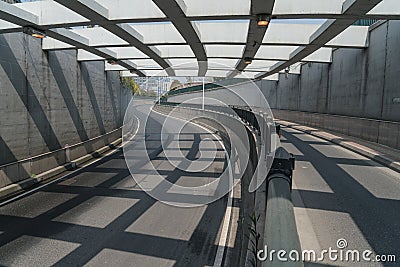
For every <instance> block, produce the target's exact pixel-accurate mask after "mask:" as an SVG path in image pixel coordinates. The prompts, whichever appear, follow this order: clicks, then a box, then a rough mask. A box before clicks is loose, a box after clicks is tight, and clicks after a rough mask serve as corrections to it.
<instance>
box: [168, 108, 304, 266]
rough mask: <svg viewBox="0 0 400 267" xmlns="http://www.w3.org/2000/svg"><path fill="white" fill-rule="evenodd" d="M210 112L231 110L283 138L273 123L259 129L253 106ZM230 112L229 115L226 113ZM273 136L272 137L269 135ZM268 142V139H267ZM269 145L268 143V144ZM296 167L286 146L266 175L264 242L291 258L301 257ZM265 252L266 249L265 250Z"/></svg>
mask: <svg viewBox="0 0 400 267" xmlns="http://www.w3.org/2000/svg"><path fill="white" fill-rule="evenodd" d="M161 104H162V105H168V106H177V105H180V104H179V103H170V102H164V103H161ZM180 106H182V107H187V108H196V109H201V108H202V106H201V105H200V104H184V105H180ZM204 108H205V109H206V110H209V111H216V112H222V113H227V114H232V109H233V110H234V112H235V113H236V115H237V116H238V117H239V118H240V119H242V120H243V121H245V122H246V123H247V124H248V125H249V126H251V127H252V128H253V129H255V130H257V131H258V132H259V133H260V131H261V130H262V131H271V129H274V130H275V131H276V133H277V134H278V135H279V136H281V127H280V125H279V124H276V123H275V124H274V125H273V126H274V127H270V126H269V125H268V123H264V122H262V123H263V124H264V125H263V127H262V129H261V128H260V125H259V121H258V120H257V117H258V119H260V116H259V115H256V114H255V112H254V111H253V110H252V109H251V108H250V107H239V106H229V107H223V106H213V105H205V107H204ZM227 109H229V111H230V112H228V111H227ZM267 136H270V135H267ZM265 141H267V140H265ZM265 143H266V144H268V142H265ZM294 168H295V158H294V156H293V155H292V154H290V153H288V152H287V151H286V150H285V149H284V148H283V147H279V148H278V149H277V150H276V151H275V158H274V161H273V163H272V166H271V169H270V171H269V173H268V175H267V188H268V190H267V207H266V218H265V228H264V243H265V244H266V245H267V247H268V250H269V251H271V250H275V251H276V252H278V251H280V250H284V251H285V252H286V253H287V254H286V257H287V255H288V253H289V252H291V251H297V252H298V253H299V254H300V255H301V247H300V241H299V237H298V234H297V228H296V221H295V217H294V208H293V203H292V200H291V189H292V179H293V170H294ZM262 249H264V248H262ZM261 265H262V266H273V267H278V266H296V267H297V266H303V262H302V261H301V259H300V260H299V261H290V260H288V261H279V260H277V259H276V258H275V259H274V260H272V261H271V260H270V259H269V258H268V259H267V260H266V261H263V262H262V263H261Z"/></svg>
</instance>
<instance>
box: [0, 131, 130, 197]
mask: <svg viewBox="0 0 400 267" xmlns="http://www.w3.org/2000/svg"><path fill="white" fill-rule="evenodd" d="M121 143H122V138H118V139H117V140H115V141H114V142H111V143H110V144H109V145H107V146H104V147H102V148H99V149H97V150H95V151H93V152H92V153H91V154H87V155H85V156H82V157H80V158H77V159H76V160H73V161H71V162H70V163H67V164H65V165H62V166H58V167H56V168H53V169H50V170H48V171H45V172H42V173H40V174H38V175H36V176H35V177H31V178H28V179H24V180H22V181H20V182H18V183H14V184H10V185H7V186H5V187H3V188H0V200H1V199H4V198H6V197H8V196H10V195H12V194H15V193H18V192H20V191H22V190H24V189H26V188H29V187H31V186H33V185H35V184H37V183H40V182H43V181H47V180H48V181H50V180H51V179H52V178H54V177H55V176H57V175H59V174H61V173H63V172H65V171H68V170H71V166H72V165H81V164H83V163H85V162H87V161H89V160H91V159H95V158H100V157H101V154H104V153H105V152H107V151H110V150H112V149H114V148H115V147H117V146H118V145H119V144H121Z"/></svg>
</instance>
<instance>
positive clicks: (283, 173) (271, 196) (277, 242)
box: [259, 147, 303, 267]
mask: <svg viewBox="0 0 400 267" xmlns="http://www.w3.org/2000/svg"><path fill="white" fill-rule="evenodd" d="M293 170H294V157H293V155H292V154H289V153H288V152H287V151H286V150H285V149H284V148H282V147H279V148H278V149H277V151H276V153H275V159H274V162H273V164H272V168H271V171H270V172H269V174H268V193H267V210H266V219H265V230H264V242H265V244H264V247H263V248H262V253H261V254H259V256H260V258H262V259H263V261H262V264H261V266H269V267H270V266H273V267H278V266H279V267H280V266H296V267H297V266H303V262H302V261H301V260H302V259H301V255H302V253H301V247H300V240H299V237H298V234H297V228H296V222H295V217H294V211H293V203H292V200H291V188H292V174H293ZM272 251H274V253H271V252H272ZM280 251H284V253H285V255H283V254H281V258H284V259H286V260H281V259H279V258H278V254H279V253H283V252H280ZM292 251H296V252H297V253H298V254H297V255H299V257H298V258H296V257H295V256H296V254H290V253H291V252H292ZM271 254H272V255H271ZM282 255H283V256H282ZM289 255H292V256H294V257H292V258H290V257H289ZM293 258H294V259H295V260H293ZM264 259H265V260H264ZM297 259H298V260H297Z"/></svg>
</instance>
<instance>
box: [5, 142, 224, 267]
mask: <svg viewBox="0 0 400 267" xmlns="http://www.w3.org/2000/svg"><path fill="white" fill-rule="evenodd" d="M192 136H193V137H194V136H195V134H193V135H192ZM194 139H195V138H193V140H194ZM196 143H198V142H197V141H196V142H193V144H192V147H191V150H190V151H189V153H188V154H189V155H190V156H189V158H193V156H194V155H196V154H197V153H198V145H197V144H196ZM160 153H162V150H161V151H160ZM160 153H158V154H156V155H154V157H158V156H159V154H160ZM121 161H123V162H124V159H123V154H122V151H119V152H118V153H116V154H114V155H112V156H110V157H108V158H107V159H102V160H101V161H99V162H97V163H95V164H93V165H91V166H90V167H88V168H86V169H84V170H81V171H79V172H78V173H77V175H82V177H81V178H79V177H78V176H74V177H76V178H75V179H76V180H77V181H80V182H83V183H85V182H88V181H90V179H88V178H90V177H99V178H101V177H102V176H103V175H104V176H105V177H107V178H106V179H105V180H104V181H102V182H101V183H99V184H97V185H96V186H88V185H85V184H83V185H79V186H75V185H65V184H63V183H62V182H60V183H58V184H54V185H51V186H48V187H46V188H43V189H42V190H41V191H40V193H53V194H61V195H64V194H67V195H72V196H73V197H72V198H70V199H68V200H66V201H63V202H62V203H61V204H58V205H56V206H55V207H52V208H51V209H49V210H47V211H45V212H42V213H41V214H39V215H37V216H35V217H33V218H29V217H22V216H17V215H15V214H13V208H15V205H18V204H19V203H18V202H16V203H13V204H11V205H9V206H6V207H3V208H2V209H0V232H2V233H1V235H0V263H1V262H2V260H1V259H3V260H4V259H6V258H7V257H12V256H13V255H15V254H14V253H19V252H18V249H20V248H15V250H14V251H12V252H10V250H7V251H3V250H2V248H1V246H5V245H7V244H9V243H10V242H12V241H14V240H16V239H18V238H20V237H22V236H33V237H38V238H50V239H54V240H59V241H66V242H71V243H74V244H79V246H78V247H77V248H75V249H74V250H72V252H69V253H68V254H66V255H64V256H63V257H62V258H61V259H59V260H58V262H57V263H56V264H55V265H56V266H67V265H68V266H70V265H76V266H81V265H84V264H87V263H89V262H90V261H91V260H92V259H94V258H95V257H96V256H98V255H99V254H100V253H101V252H102V251H104V249H111V250H116V251H122V252H129V253H135V254H138V255H143V256H151V257H155V258H159V259H166V260H173V261H174V262H175V264H174V266H205V265H208V266H212V265H213V261H214V258H215V253H216V250H217V247H218V246H217V245H215V243H216V241H215V240H216V238H217V236H218V231H219V228H220V224H221V222H222V220H223V216H224V211H225V207H226V198H223V199H221V200H219V201H216V202H214V203H211V204H209V205H207V207H206V208H205V210H204V212H203V213H202V215H201V218H200V220H199V222H198V224H197V226H196V227H195V229H194V230H193V232H192V234H191V236H190V239H189V240H181V239H175V238H170V237H164V236H157V235H150V234H146V233H135V232H127V231H126V229H127V228H128V227H129V226H130V225H132V224H133V223H134V222H135V221H137V220H139V219H140V218H141V217H142V216H143V215H144V214H145V213H146V212H147V211H148V210H149V209H150V208H151V207H152V206H153V205H154V204H155V203H156V200H154V199H153V198H151V197H150V196H149V195H147V194H146V193H144V192H143V191H141V190H132V189H133V188H125V187H122V188H121V186H119V185H118V184H120V183H121V182H124V181H126V180H127V179H132V182H133V178H131V177H130V173H129V171H128V170H127V168H126V165H125V166H124V167H123V168H116V167H114V166H116V165H118V166H119V165H121V163H122V162H121ZM110 175H111V177H110ZM165 175H166V176H167V177H166V179H167V180H168V181H170V182H176V181H177V180H178V179H179V178H180V177H181V173H180V172H179V171H177V170H175V171H174V170H171V171H170V172H166V173H165ZM191 175H192V176H193V178H195V177H196V176H197V177H201V175H200V176H199V174H198V173H192V174H191ZM74 177H72V178H70V179H74ZM68 181H69V180H66V181H63V182H68ZM134 187H135V185H134ZM137 189H139V188H137ZM156 190H157V189H156ZM35 197H37V198H39V202H40V201H43V199H40V194H39V195H36V196H34V195H32V196H30V199H32V198H35ZM93 197H113V198H116V197H118V198H124V199H133V200H137V202H136V203H135V204H134V205H131V206H130V207H128V208H127V209H126V210H125V211H124V212H122V214H120V215H119V216H118V217H116V218H114V219H113V220H112V221H111V222H110V223H109V224H107V225H106V226H105V227H103V228H101V227H94V226H87V225H81V224H74V223H67V222H62V221H58V220H55V218H57V217H59V216H61V215H63V214H64V213H66V212H68V211H70V210H71V209H73V208H76V207H77V206H79V205H82V204H83V203H86V202H87V201H88V200H90V199H92V198H93ZM22 200H23V199H22ZM22 200H20V201H22ZM28 200H29V198H28ZM105 208H106V207H105ZM8 212H11V214H10V213H8ZM82 212H83V211H82ZM180 219H184V218H177V220H180ZM170 223H174V221H171V222H170ZM115 257H118V254H115ZM130 264H132V262H131V261H130ZM141 264H144V263H141Z"/></svg>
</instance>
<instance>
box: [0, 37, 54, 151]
mask: <svg viewBox="0 0 400 267" xmlns="http://www.w3.org/2000/svg"><path fill="white" fill-rule="evenodd" d="M0 42H3V43H7V41H6V39H5V38H4V36H2V35H0ZM2 52H4V54H6V55H7V56H8V58H9V60H10V61H11V64H12V68H11V67H10V66H7V65H6V63H5V62H4V61H0V64H1V66H2V67H3V69H4V71H5V73H6V75H7V76H8V78H9V80H10V81H11V83H12V85H13V87H14V89H15V91H16V93H17V94H18V96H19V98H20V100H21V101H22V103H23V104H24V106H25V108H26V110H27V111H28V112H29V115H30V117H31V118H32V121H33V122H34V123H35V125H36V128H37V129H38V131H39V134H40V135H41V137H42V138H43V140H44V142H45V143H46V146H47V148H48V149H49V150H50V151H52V150H57V149H60V148H61V144H60V142H59V140H58V138H57V136H56V134H55V131H54V129H53V128H52V126H51V124H50V122H49V120H48V118H47V116H46V113H45V112H44V110H43V108H42V106H41V104H40V102H39V100H38V98H37V96H36V94H35V92H34V90H33V88H32V85H31V83H30V82H29V80H28V79H27V78H26V74H25V73H24V70H23V69H22V68H21V66H20V65H19V63H18V60H17V59H16V57H15V55H14V53H13V51H12V50H11V48H10V47H9V46H2ZM16 77H19V79H23V80H25V82H26V86H21V81H20V80H19V79H16Z"/></svg>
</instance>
